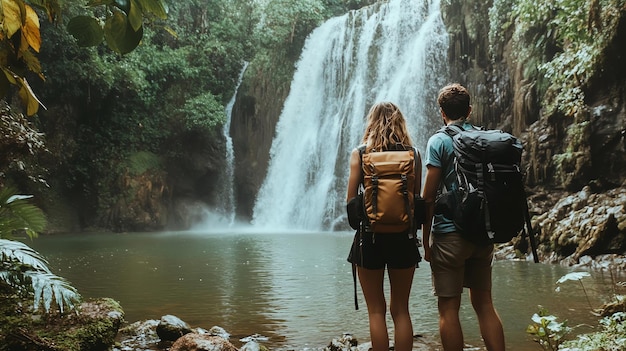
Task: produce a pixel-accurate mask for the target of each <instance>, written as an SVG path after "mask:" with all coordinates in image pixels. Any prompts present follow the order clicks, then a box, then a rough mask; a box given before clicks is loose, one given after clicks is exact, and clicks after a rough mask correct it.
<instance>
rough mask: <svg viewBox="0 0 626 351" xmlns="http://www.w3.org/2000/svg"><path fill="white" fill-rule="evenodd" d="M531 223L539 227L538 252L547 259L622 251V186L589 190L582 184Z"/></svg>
mask: <svg viewBox="0 0 626 351" xmlns="http://www.w3.org/2000/svg"><path fill="white" fill-rule="evenodd" d="M533 226H534V227H536V228H538V229H539V230H540V234H539V242H540V244H542V251H543V252H544V253H545V254H546V256H547V257H550V260H560V259H563V258H568V260H569V261H570V262H571V263H579V260H580V259H581V258H582V257H584V256H590V257H596V256H600V255H606V254H623V253H624V252H625V251H626V187H620V188H616V189H613V190H610V191H607V192H604V193H593V192H592V191H591V188H590V187H585V188H583V190H581V191H580V192H578V193H575V194H572V195H569V196H565V197H564V198H562V199H561V200H560V201H558V202H557V203H556V205H555V206H554V207H553V208H552V209H551V210H549V211H547V212H545V213H542V214H539V215H538V216H536V217H535V218H534V220H533Z"/></svg>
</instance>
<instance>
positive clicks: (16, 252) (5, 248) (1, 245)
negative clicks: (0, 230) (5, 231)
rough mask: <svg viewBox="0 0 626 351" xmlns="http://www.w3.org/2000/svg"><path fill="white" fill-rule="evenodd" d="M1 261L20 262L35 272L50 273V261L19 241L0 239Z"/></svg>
mask: <svg viewBox="0 0 626 351" xmlns="http://www.w3.org/2000/svg"><path fill="white" fill-rule="evenodd" d="M0 260H1V261H2V262H5V261H7V262H19V263H20V264H23V265H27V266H30V267H32V268H33V269H34V270H37V271H43V272H46V273H50V269H49V268H48V261H47V260H46V259H45V258H44V257H43V256H41V254H40V253H39V252H37V251H35V250H34V249H33V248H31V247H30V246H28V245H26V244H24V243H22V242H19V241H13V240H6V239H0Z"/></svg>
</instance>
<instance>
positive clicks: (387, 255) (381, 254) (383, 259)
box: [348, 232, 422, 269]
mask: <svg viewBox="0 0 626 351" xmlns="http://www.w3.org/2000/svg"><path fill="white" fill-rule="evenodd" d="M421 260H422V257H421V255H420V253H419V250H418V242H417V240H416V239H415V237H414V236H410V235H409V234H406V233H398V234H395V233H394V234H391V233H379V234H373V233H369V232H364V233H357V234H356V235H355V236H354V240H353V241H352V247H351V248H350V254H349V255H348V262H350V263H354V264H356V265H357V266H359V267H362V268H366V269H384V268H385V267H387V268H390V269H405V268H411V267H417V265H418V263H419V262H420V261H421Z"/></svg>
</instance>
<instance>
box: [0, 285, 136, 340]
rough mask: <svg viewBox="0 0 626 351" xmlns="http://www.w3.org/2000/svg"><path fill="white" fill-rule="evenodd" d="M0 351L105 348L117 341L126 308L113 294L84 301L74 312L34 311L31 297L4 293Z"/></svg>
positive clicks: (1, 313)
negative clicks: (46, 312) (111, 297)
mask: <svg viewBox="0 0 626 351" xmlns="http://www.w3.org/2000/svg"><path fill="white" fill-rule="evenodd" d="M2 301H3V303H2V304H1V306H0V351H41V350H59V351H60V350H63V351H100V350H102V351H104V350H108V349H110V348H111V346H112V345H113V344H114V341H115V336H116V335H117V331H118V329H119V327H120V325H121V324H122V322H123V317H124V311H123V310H122V307H121V306H120V304H119V303H118V302H116V301H114V300H112V299H110V298H103V299H97V300H92V301H88V302H84V303H82V304H81V305H80V307H79V308H78V309H77V310H76V311H75V312H71V313H66V314H60V313H50V314H45V313H43V312H42V311H41V310H39V311H33V310H32V304H31V302H30V300H27V299H23V298H20V297H18V296H16V295H11V294H8V293H7V294H3V295H2Z"/></svg>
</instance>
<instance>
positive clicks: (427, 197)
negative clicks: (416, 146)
mask: <svg viewBox="0 0 626 351" xmlns="http://www.w3.org/2000/svg"><path fill="white" fill-rule="evenodd" d="M426 167H427V168H426V180H425V181H424V191H423V193H422V197H423V198H424V201H425V202H426V218H425V220H424V226H423V227H422V243H423V245H424V259H425V260H426V261H430V232H431V229H432V224H433V216H434V212H435V197H436V196H437V189H438V188H439V183H440V182H441V168H438V167H433V166H426Z"/></svg>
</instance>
